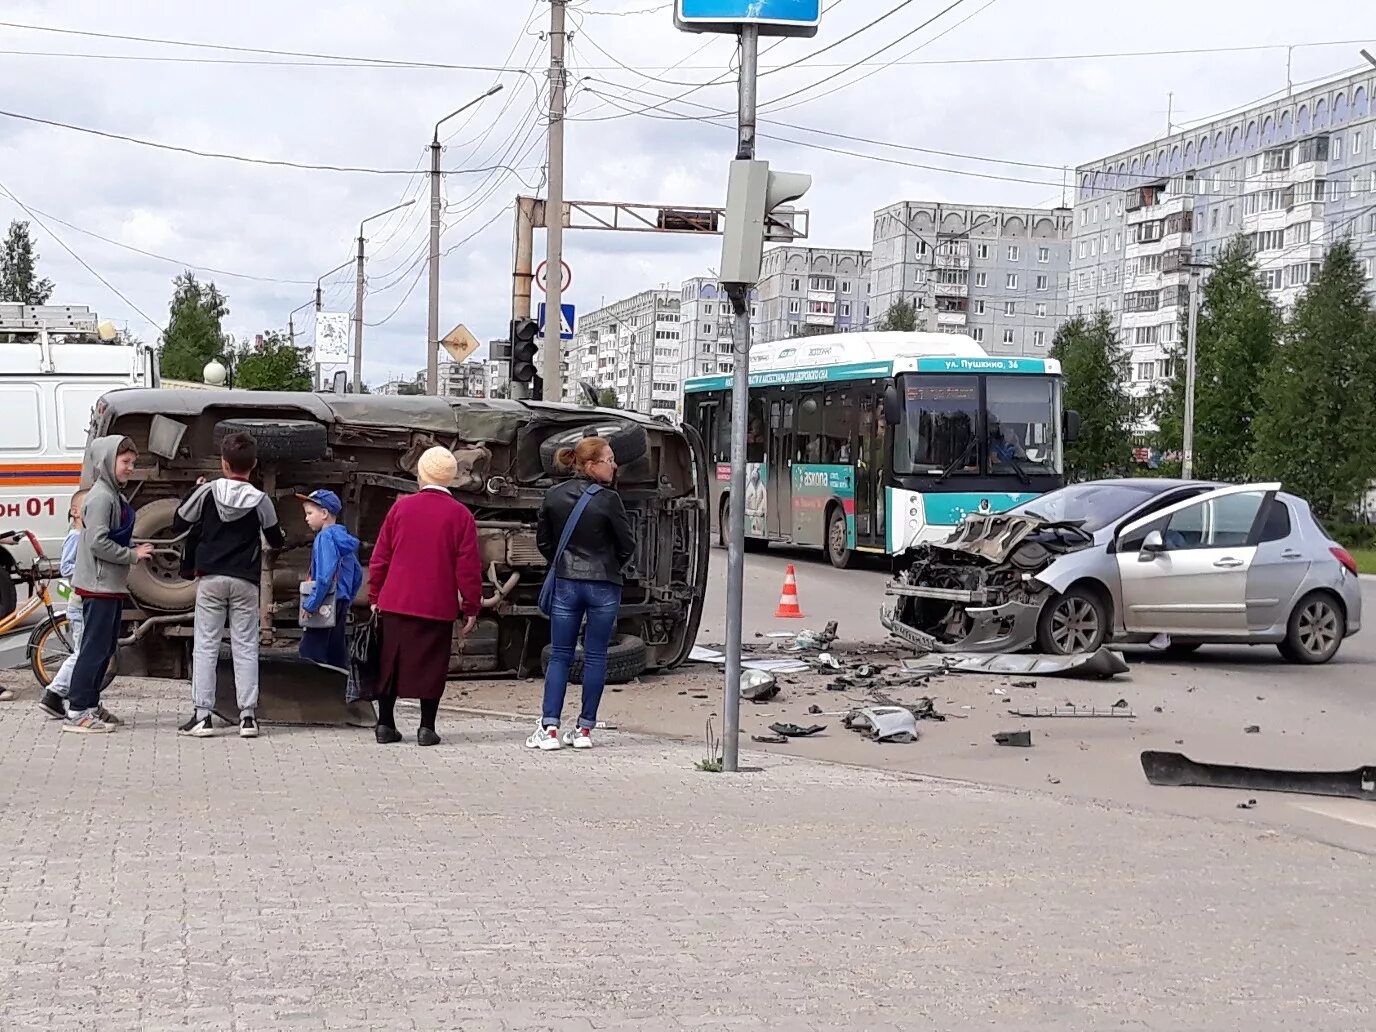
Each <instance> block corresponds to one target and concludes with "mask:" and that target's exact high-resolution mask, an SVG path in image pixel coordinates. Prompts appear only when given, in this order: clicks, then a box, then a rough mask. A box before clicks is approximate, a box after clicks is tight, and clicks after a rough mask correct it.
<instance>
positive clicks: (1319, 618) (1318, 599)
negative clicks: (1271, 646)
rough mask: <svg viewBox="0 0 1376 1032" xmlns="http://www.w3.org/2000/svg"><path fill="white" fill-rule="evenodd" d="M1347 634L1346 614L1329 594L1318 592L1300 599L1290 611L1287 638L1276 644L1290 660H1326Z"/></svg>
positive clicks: (1335, 651)
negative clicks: (1292, 610)
mask: <svg viewBox="0 0 1376 1032" xmlns="http://www.w3.org/2000/svg"><path fill="white" fill-rule="evenodd" d="M1346 635H1347V618H1346V617H1345V616H1344V615H1343V611H1342V609H1341V608H1340V607H1339V606H1338V603H1337V602H1335V601H1334V600H1333V598H1332V597H1331V596H1329V595H1325V594H1322V593H1315V594H1313V595H1306V596H1305V597H1304V598H1302V599H1300V604H1299V605H1297V606H1296V607H1295V611H1294V612H1293V613H1291V614H1290V623H1289V626H1288V627H1287V628H1286V632H1285V640H1284V641H1283V642H1281V643H1280V645H1278V646H1277V648H1279V650H1280V654H1281V655H1282V656H1284V657H1285V658H1286V659H1288V660H1289V661H1290V662H1291V663H1305V664H1309V665H1317V664H1319V663H1327V662H1328V661H1329V660H1330V659H1332V658H1333V657H1334V656H1335V655H1337V653H1338V646H1339V645H1341V644H1342V643H1343V638H1344V637H1345V636H1346Z"/></svg>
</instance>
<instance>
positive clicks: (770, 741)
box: [750, 735, 788, 745]
mask: <svg viewBox="0 0 1376 1032" xmlns="http://www.w3.org/2000/svg"><path fill="white" fill-rule="evenodd" d="M750 740H751V741H752V742H763V743H764V744H765V745H783V744H784V743H786V742H787V741H788V739H787V738H785V737H784V736H783V735H751V736H750Z"/></svg>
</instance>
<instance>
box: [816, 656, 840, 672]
mask: <svg viewBox="0 0 1376 1032" xmlns="http://www.w3.org/2000/svg"><path fill="white" fill-rule="evenodd" d="M817 665H818V666H820V667H823V668H825V669H827V670H840V669H841V662H840V660H838V659H837V658H836V657H835V656H833V655H832V654H831V653H830V652H821V653H818V655H817Z"/></svg>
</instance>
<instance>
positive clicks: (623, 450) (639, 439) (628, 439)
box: [540, 423, 650, 476]
mask: <svg viewBox="0 0 1376 1032" xmlns="http://www.w3.org/2000/svg"><path fill="white" fill-rule="evenodd" d="M585 437H604V438H606V440H607V443H608V444H609V445H611V448H612V454H613V455H615V456H616V464H617V465H618V466H621V467H627V466H630V465H632V464H633V463H636V462H639V461H640V460H641V459H643V458H645V456H647V455H649V454H650V437H649V435H648V434H646V433H645V428H644V427H643V426H640V425H639V424H637V423H593V424H589V425H588V426H580V427H575V428H573V429H571V430H562V431H560V432H559V433H557V434H551V435H550V436H549V437H546V438H545V439H544V441H543V442H541V444H540V464H541V466H542V467H543V468H544V470H545V472H546V473H547V474H549V475H551V476H557V475H559V474H562V473H565V472H567V471H566V470H563V469H561V468H559V466H557V465H556V464H555V462H554V456H555V455H557V454H558V452H559V449H560V448H576V447H578V442H579V441H581V440H582V439H583V438H585Z"/></svg>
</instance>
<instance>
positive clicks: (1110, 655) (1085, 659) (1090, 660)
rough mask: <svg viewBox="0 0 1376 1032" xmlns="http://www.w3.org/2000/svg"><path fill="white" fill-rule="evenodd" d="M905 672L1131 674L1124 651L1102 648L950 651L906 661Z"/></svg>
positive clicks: (1096, 676)
mask: <svg viewBox="0 0 1376 1032" xmlns="http://www.w3.org/2000/svg"><path fill="white" fill-rule="evenodd" d="M903 667H904V669H905V670H908V671H910V672H911V673H915V674H922V673H934V674H940V673H960V674H1031V675H1033V676H1036V677H1076V678H1085V679H1090V680H1104V679H1107V678H1110V677H1114V676H1116V675H1118V674H1126V673H1127V672H1128V664H1127V660H1125V659H1124V658H1123V654H1122V653H1121V652H1115V651H1114V650H1113V649H1109V648H1100V649H1098V650H1097V651H1095V652H1081V653H1077V654H1076V655H1073V656H1042V655H1016V654H1015V655H998V654H988V653H983V652H948V653H944V654H940V655H929V656H923V657H922V658H920V659H904V660H903Z"/></svg>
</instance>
